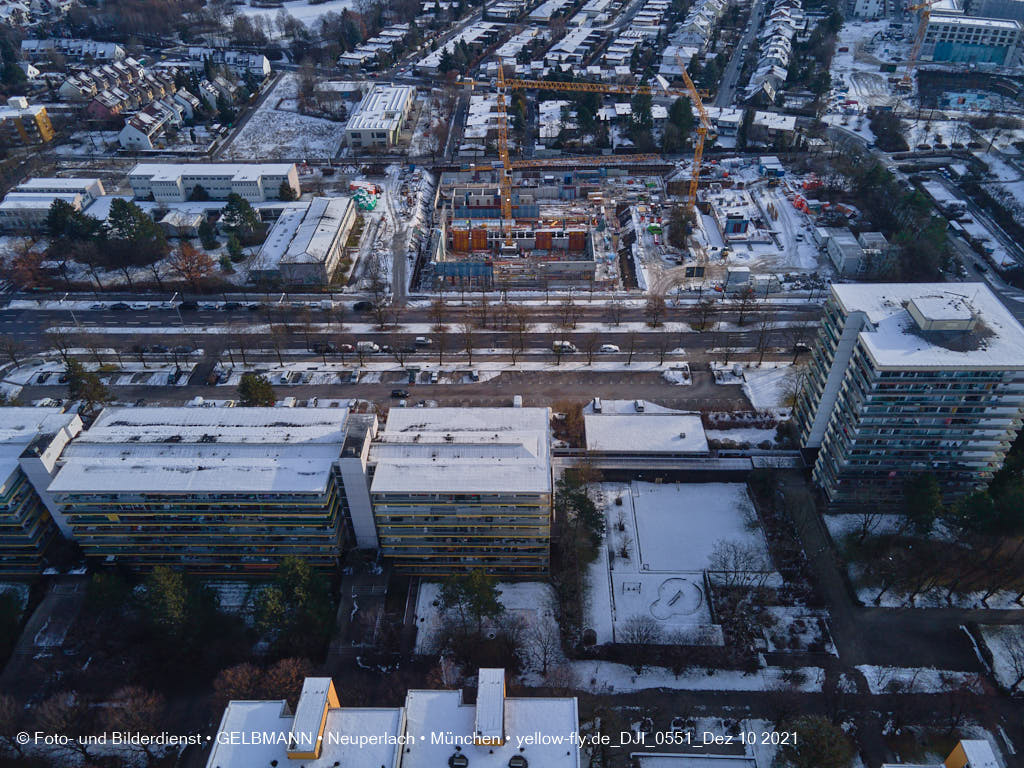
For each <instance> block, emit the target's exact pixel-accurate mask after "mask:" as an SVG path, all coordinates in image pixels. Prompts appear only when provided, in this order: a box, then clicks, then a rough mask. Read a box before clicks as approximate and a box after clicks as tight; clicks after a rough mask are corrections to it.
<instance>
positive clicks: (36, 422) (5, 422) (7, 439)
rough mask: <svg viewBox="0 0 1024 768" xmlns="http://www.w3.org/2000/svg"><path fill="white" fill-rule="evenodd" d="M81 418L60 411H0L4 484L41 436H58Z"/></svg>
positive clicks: (0, 473)
mask: <svg viewBox="0 0 1024 768" xmlns="http://www.w3.org/2000/svg"><path fill="white" fill-rule="evenodd" d="M76 418H77V416H75V414H73V413H63V412H62V411H61V409H60V408H0V482H4V481H6V480H7V478H9V477H10V476H11V473H12V472H13V471H14V470H15V468H16V467H17V466H18V457H19V456H21V454H22V453H23V452H24V450H25V449H26V448H27V447H28V446H29V445H30V444H31V443H32V441H33V440H35V439H36V438H37V437H38V436H39V435H49V434H56V433H57V432H59V431H60V430H62V429H65V428H66V427H68V426H69V425H70V424H71V422H72V421H74V420H75V419H76Z"/></svg>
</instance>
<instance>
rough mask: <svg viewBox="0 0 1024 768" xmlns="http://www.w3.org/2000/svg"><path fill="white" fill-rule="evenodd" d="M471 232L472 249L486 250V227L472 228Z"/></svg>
mask: <svg viewBox="0 0 1024 768" xmlns="http://www.w3.org/2000/svg"><path fill="white" fill-rule="evenodd" d="M471 231H472V233H473V250H474V251H485V250H487V230H486V229H480V228H477V229H474V230H471Z"/></svg>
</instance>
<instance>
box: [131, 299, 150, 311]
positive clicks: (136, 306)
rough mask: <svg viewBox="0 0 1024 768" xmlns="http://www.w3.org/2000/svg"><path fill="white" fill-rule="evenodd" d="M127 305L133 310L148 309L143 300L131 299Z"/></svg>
mask: <svg viewBox="0 0 1024 768" xmlns="http://www.w3.org/2000/svg"><path fill="white" fill-rule="evenodd" d="M129 306H130V307H131V308H132V310H133V311H135V312H145V311H146V310H147V309H149V304H147V303H146V302H144V301H133V302H132V303H131V304H130V305H129Z"/></svg>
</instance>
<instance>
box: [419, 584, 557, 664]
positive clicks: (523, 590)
mask: <svg viewBox="0 0 1024 768" xmlns="http://www.w3.org/2000/svg"><path fill="white" fill-rule="evenodd" d="M498 589H499V590H500V591H501V597H500V598H499V601H500V602H501V604H502V605H503V606H504V607H505V616H506V617H510V616H511V617H515V618H517V619H519V620H520V621H521V622H522V624H523V626H524V627H525V628H527V629H529V628H531V627H536V626H544V627H545V629H546V630H547V631H550V632H553V636H554V637H558V625H557V622H556V620H555V605H556V604H557V603H556V600H555V594H554V590H552V589H551V585H549V584H544V583H542V582H537V581H522V582H502V583H500V584H498ZM440 595H441V585H440V584H437V583H436V582H424V583H422V584H420V588H419V593H418V595H417V596H416V629H417V631H416V653H432V652H434V651H435V650H436V644H437V641H438V633H439V632H440V630H441V627H442V625H443V623H444V613H443V612H442V611H441V606H440ZM545 625H546V626H545Z"/></svg>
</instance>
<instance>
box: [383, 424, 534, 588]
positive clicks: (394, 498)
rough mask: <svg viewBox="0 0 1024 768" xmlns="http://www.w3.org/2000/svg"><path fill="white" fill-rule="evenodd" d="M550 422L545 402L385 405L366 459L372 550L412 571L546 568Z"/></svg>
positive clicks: (529, 572) (515, 572)
mask: <svg viewBox="0 0 1024 768" xmlns="http://www.w3.org/2000/svg"><path fill="white" fill-rule="evenodd" d="M549 421H550V412H549V411H548V409H546V408H429V409H412V408H409V409H406V408H392V409H391V412H390V413H389V415H388V420H387V426H386V428H385V429H384V430H383V431H382V432H381V434H380V435H378V441H377V442H376V443H374V445H373V447H372V451H371V461H370V463H371V467H372V468H371V471H372V476H373V479H372V482H371V485H370V492H371V496H372V499H373V510H374V518H375V521H376V529H377V536H378V538H379V546H380V552H381V554H382V555H383V556H384V557H385V558H386V559H387V560H388V561H389V563H390V564H391V565H392V566H393V567H395V568H397V569H398V570H400V571H402V572H405V573H415V574H421V575H434V576H440V575H446V574H450V573H456V572H462V571H466V570H470V569H474V568H483V569H485V570H486V571H487V572H488V573H493V574H498V575H503V576H522V577H527V576H542V575H544V574H545V573H547V571H548V566H549V550H550V541H551V500H552V499H551V493H552V480H551V458H550V449H549Z"/></svg>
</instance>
